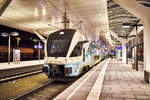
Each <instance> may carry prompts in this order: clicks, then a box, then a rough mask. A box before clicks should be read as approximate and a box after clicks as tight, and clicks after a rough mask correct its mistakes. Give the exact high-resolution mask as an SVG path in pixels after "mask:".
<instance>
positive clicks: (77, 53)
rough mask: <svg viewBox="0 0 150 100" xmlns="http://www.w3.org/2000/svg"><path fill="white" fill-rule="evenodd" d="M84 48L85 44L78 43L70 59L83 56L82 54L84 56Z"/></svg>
mask: <svg viewBox="0 0 150 100" xmlns="http://www.w3.org/2000/svg"><path fill="white" fill-rule="evenodd" d="M82 46H83V42H79V43H77V45H76V46H75V48H74V49H73V51H72V53H71V55H70V57H76V56H81V54H82Z"/></svg>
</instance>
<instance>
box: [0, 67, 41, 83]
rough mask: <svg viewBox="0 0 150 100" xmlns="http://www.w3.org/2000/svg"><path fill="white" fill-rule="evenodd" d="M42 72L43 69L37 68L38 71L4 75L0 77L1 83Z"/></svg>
mask: <svg viewBox="0 0 150 100" xmlns="http://www.w3.org/2000/svg"><path fill="white" fill-rule="evenodd" d="M40 73H42V70H36V71H30V72H25V73H19V74H14V75H8V76H4V77H1V78H0V84H2V83H6V82H9V81H14V80H17V79H22V78H25V77H29V76H33V75H36V74H40Z"/></svg>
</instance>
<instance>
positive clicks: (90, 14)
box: [0, 0, 150, 41]
mask: <svg viewBox="0 0 150 100" xmlns="http://www.w3.org/2000/svg"><path fill="white" fill-rule="evenodd" d="M3 1H7V0H3ZM9 1H11V2H10V4H9V5H8V7H7V8H6V9H5V10H4V12H3V14H2V15H1V16H0V24H3V25H7V26H10V27H14V28H18V29H21V30H25V31H28V32H33V30H39V31H40V32H41V33H42V34H43V35H45V36H46V35H48V34H49V33H51V32H53V31H56V30H59V29H61V28H63V27H64V26H63V16H64V13H65V11H66V13H67V19H68V20H69V22H70V25H69V27H70V28H71V27H73V26H74V25H75V24H77V23H79V22H80V21H82V23H80V24H79V25H78V26H77V27H76V28H77V29H79V30H81V31H83V32H85V33H86V34H87V35H88V36H90V37H91V38H95V37H99V38H100V37H104V36H105V34H106V33H107V32H108V31H109V30H111V31H113V32H114V33H115V34H117V35H118V36H119V35H127V34H129V33H130V32H131V31H132V30H133V28H134V27H129V28H123V27H122V24H123V23H138V22H139V19H138V18H137V17H135V16H134V15H132V14H131V13H129V12H128V11H127V10H125V9H124V8H121V7H120V6H119V5H117V4H115V3H114V2H113V0H94V1H93V0H9ZM136 1H137V2H139V3H141V4H143V5H144V6H146V7H150V0H136ZM1 5H2V3H0V6H1ZM111 37H112V39H113V40H114V41H117V39H116V38H114V37H113V36H112V35H111Z"/></svg>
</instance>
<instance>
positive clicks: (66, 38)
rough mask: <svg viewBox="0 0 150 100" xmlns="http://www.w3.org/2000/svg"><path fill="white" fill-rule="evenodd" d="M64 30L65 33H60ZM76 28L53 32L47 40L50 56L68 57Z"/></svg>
mask: <svg viewBox="0 0 150 100" xmlns="http://www.w3.org/2000/svg"><path fill="white" fill-rule="evenodd" d="M61 32H64V34H60V33H61ZM74 33H75V30H73V29H64V30H60V31H57V32H55V33H52V34H50V35H49V36H48V40H47V55H48V56H49V57H66V56H67V53H68V50H69V47H70V44H71V41H72V38H73V35H74Z"/></svg>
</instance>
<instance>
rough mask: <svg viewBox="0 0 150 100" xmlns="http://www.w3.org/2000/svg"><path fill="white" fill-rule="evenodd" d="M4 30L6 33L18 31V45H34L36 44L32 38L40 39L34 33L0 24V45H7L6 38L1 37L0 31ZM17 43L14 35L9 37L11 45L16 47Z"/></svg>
mask: <svg viewBox="0 0 150 100" xmlns="http://www.w3.org/2000/svg"><path fill="white" fill-rule="evenodd" d="M2 32H6V33H11V32H18V33H19V37H20V38H21V40H20V44H19V45H20V47H32V48H33V47H34V45H36V43H35V42H33V41H32V39H38V40H40V39H39V38H38V37H37V36H36V35H35V34H33V33H29V32H26V31H22V30H18V29H15V28H11V27H7V26H4V25H0V45H8V38H7V37H2V36H1V33H2ZM16 45H17V39H16V37H11V46H13V47H16Z"/></svg>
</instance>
